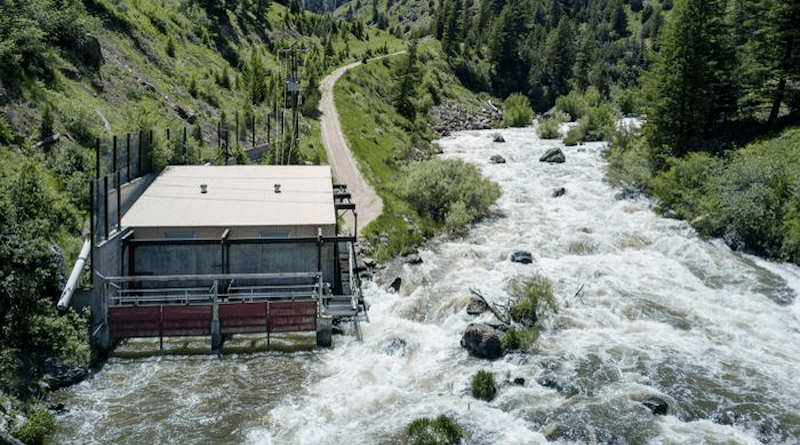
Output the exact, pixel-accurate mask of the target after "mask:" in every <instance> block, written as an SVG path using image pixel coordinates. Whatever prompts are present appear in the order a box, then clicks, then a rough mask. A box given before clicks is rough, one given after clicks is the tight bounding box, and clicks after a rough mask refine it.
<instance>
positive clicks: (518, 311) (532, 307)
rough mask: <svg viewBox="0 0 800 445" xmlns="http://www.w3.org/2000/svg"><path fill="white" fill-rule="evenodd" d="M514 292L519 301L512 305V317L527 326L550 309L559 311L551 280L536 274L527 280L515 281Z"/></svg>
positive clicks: (531, 324)
mask: <svg viewBox="0 0 800 445" xmlns="http://www.w3.org/2000/svg"><path fill="white" fill-rule="evenodd" d="M512 294H514V295H515V296H516V297H517V301H516V302H515V303H514V304H513V305H512V306H511V313H510V315H511V319H512V320H514V321H515V322H517V323H522V324H523V325H525V326H533V325H534V324H536V322H537V321H538V320H539V319H541V318H542V317H543V316H544V315H546V314H547V312H548V311H552V312H558V307H557V305H556V301H555V297H554V296H553V289H552V287H551V285H550V280H548V279H547V278H546V277H544V276H541V275H535V276H533V277H532V278H530V279H528V280H526V281H525V282H522V283H520V282H515V283H514V284H513V285H512Z"/></svg>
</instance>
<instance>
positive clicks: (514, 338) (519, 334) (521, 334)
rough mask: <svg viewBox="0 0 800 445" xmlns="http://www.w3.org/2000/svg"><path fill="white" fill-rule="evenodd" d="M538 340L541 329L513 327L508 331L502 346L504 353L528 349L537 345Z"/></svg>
mask: <svg viewBox="0 0 800 445" xmlns="http://www.w3.org/2000/svg"><path fill="white" fill-rule="evenodd" d="M538 339H539V329H538V328H537V327H536V326H531V327H528V328H523V329H518V328H513V327H512V328H509V329H508V330H507V331H506V335H505V336H504V337H503V342H502V344H501V346H502V347H503V351H511V350H514V349H527V348H528V347H529V346H530V345H532V344H534V343H536V340H538Z"/></svg>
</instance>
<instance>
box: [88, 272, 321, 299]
mask: <svg viewBox="0 0 800 445" xmlns="http://www.w3.org/2000/svg"><path fill="white" fill-rule="evenodd" d="M98 275H99V274H98ZM101 279H102V280H103V282H104V283H105V286H104V289H105V291H106V297H107V300H106V301H107V302H108V304H109V305H111V306H124V305H162V304H174V305H191V304H213V303H217V302H229V301H230V302H259V301H269V300H300V299H317V300H319V298H320V296H321V294H322V292H321V289H323V290H324V288H325V284H326V283H323V282H322V276H321V274H320V273H319V272H308V273H280V274H219V275H154V276H129V277H102V276H101ZM237 280H242V281H260V282H263V283H265V284H259V285H253V286H233V285H232V283H234V282H235V281H237ZM203 281H210V284H209V285H208V286H182V287H172V286H163V287H144V285H145V283H147V284H152V283H160V282H168V283H171V284H177V283H182V282H183V283H187V282H192V283H196V282H203ZM220 283H228V285H227V286H224V288H221V286H220Z"/></svg>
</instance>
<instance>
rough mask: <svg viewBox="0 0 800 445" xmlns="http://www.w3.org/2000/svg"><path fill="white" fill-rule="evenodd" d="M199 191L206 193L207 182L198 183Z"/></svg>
mask: <svg viewBox="0 0 800 445" xmlns="http://www.w3.org/2000/svg"><path fill="white" fill-rule="evenodd" d="M200 193H208V184H200Z"/></svg>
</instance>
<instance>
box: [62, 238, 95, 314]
mask: <svg viewBox="0 0 800 445" xmlns="http://www.w3.org/2000/svg"><path fill="white" fill-rule="evenodd" d="M91 249H92V243H91V242H90V241H89V240H88V239H87V240H86V241H84V242H83V247H82V248H81V253H80V254H79V255H78V260H77V261H75V267H73V268H72V273H71V274H70V276H69V280H67V285H66V286H65V287H64V291H63V292H61V298H59V299H58V306H57V307H58V310H60V311H63V310H66V309H67V308H68V307H69V301H70V300H72V294H73V293H74V292H75V286H76V285H77V284H78V278H80V276H81V272H83V266H84V265H85V264H86V260H87V259H88V258H89V252H90V251H91Z"/></svg>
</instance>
